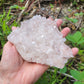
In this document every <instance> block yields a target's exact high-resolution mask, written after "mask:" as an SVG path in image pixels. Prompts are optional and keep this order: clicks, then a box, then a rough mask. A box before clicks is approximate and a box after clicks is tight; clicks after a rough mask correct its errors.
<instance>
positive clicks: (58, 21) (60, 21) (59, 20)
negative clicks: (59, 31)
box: [56, 19, 63, 27]
mask: <svg viewBox="0 0 84 84" xmlns="http://www.w3.org/2000/svg"><path fill="white" fill-rule="evenodd" d="M62 23H63V21H62V19H58V20H57V22H56V24H57V27H59V26H60V25H61V24H62Z"/></svg>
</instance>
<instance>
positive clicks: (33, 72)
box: [0, 20, 78, 84]
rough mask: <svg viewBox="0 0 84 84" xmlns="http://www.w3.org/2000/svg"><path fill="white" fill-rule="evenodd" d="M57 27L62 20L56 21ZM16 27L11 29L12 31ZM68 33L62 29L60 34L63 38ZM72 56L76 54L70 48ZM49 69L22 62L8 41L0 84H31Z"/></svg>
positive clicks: (2, 61) (3, 55)
mask: <svg viewBox="0 0 84 84" xmlns="http://www.w3.org/2000/svg"><path fill="white" fill-rule="evenodd" d="M56 24H57V26H58V27H59V26H60V25H61V24H62V20H58V21H57V23H56ZM14 29H16V27H12V30H14ZM69 32H70V29H69V28H64V29H63V30H62V34H63V36H64V37H65V36H66V35H67V34H68V33H69ZM72 52H73V55H76V54H77V52H78V49H77V48H72ZM48 68H49V66H47V65H42V64H37V63H29V62H26V61H24V60H23V59H22V58H21V56H20V55H19V53H18V52H17V50H16V48H15V46H14V45H13V44H12V43H10V42H9V41H8V42H7V43H6V44H5V46H4V48H3V54H2V59H1V62H0V84H33V83H35V82H36V81H37V80H38V79H39V77H40V76H41V75H42V74H43V73H44V72H45V71H46V70H47V69H48Z"/></svg>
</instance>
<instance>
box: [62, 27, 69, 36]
mask: <svg viewBox="0 0 84 84" xmlns="http://www.w3.org/2000/svg"><path fill="white" fill-rule="evenodd" d="M69 32H70V29H69V28H68V27H66V28H64V29H63V30H62V31H61V33H62V34H63V37H66V36H67V35H68V33H69Z"/></svg>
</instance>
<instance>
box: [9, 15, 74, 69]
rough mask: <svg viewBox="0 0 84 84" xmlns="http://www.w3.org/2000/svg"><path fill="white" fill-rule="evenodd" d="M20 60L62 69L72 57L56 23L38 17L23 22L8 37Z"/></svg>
mask: <svg viewBox="0 0 84 84" xmlns="http://www.w3.org/2000/svg"><path fill="white" fill-rule="evenodd" d="M8 40H9V41H10V42H12V43H13V44H14V45H15V46H16V49H17V51H18V52H19V54H20V55H21V56H22V58H23V59H24V60H26V61H28V62H36V63H41V64H46V65H50V66H55V67H58V68H63V67H64V65H65V63H66V62H67V60H68V59H69V58H71V57H73V55H72V50H71V48H69V47H68V46H67V45H66V44H65V43H64V42H65V40H66V39H65V38H63V35H62V34H61V32H60V31H59V30H58V28H57V26H56V21H55V20H54V21H51V20H50V19H46V18H45V17H41V16H40V15H36V16H34V17H33V18H31V19H30V20H26V21H23V22H22V23H21V26H20V28H19V27H17V29H16V30H14V31H12V32H11V34H10V35H9V36H8Z"/></svg>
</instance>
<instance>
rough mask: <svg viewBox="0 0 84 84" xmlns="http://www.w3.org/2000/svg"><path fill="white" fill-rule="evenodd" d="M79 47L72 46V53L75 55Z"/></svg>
mask: <svg viewBox="0 0 84 84" xmlns="http://www.w3.org/2000/svg"><path fill="white" fill-rule="evenodd" d="M78 51H79V49H78V48H72V53H73V55H74V56H75V55H76V54H77V53H78Z"/></svg>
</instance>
